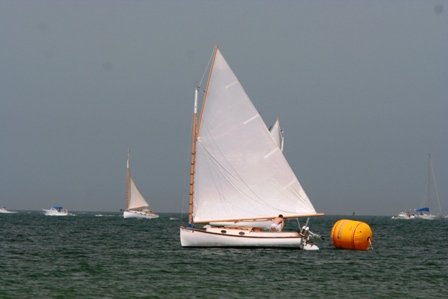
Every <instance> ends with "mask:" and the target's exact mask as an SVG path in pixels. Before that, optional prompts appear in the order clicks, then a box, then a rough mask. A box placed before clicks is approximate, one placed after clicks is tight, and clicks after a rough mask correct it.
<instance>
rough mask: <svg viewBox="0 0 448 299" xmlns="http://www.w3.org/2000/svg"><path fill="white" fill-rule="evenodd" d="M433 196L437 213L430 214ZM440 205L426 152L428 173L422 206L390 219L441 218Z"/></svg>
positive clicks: (432, 170)
mask: <svg viewBox="0 0 448 299" xmlns="http://www.w3.org/2000/svg"><path fill="white" fill-rule="evenodd" d="M432 194H433V195H434V196H435V198H436V201H437V205H438V210H439V213H438V214H431V212H430V207H431V206H434V200H433V196H432ZM441 217H443V215H442V207H441V205H440V199H439V193H438V190H437V182H436V178H435V175H434V169H433V167H432V161H431V154H428V174H427V181H426V196H425V200H424V207H422V208H418V209H415V210H413V211H403V212H400V213H399V214H398V215H397V216H393V217H392V219H405V220H410V219H424V220H434V219H436V218H441Z"/></svg>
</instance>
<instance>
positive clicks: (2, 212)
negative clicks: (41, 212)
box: [0, 208, 17, 214]
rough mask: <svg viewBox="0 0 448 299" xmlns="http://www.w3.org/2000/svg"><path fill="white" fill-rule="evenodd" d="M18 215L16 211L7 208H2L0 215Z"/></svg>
mask: <svg viewBox="0 0 448 299" xmlns="http://www.w3.org/2000/svg"><path fill="white" fill-rule="evenodd" d="M15 213H17V212H16V211H8V210H7V209H5V208H0V214H15Z"/></svg>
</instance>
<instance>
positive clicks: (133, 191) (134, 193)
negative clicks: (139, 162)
mask: <svg viewBox="0 0 448 299" xmlns="http://www.w3.org/2000/svg"><path fill="white" fill-rule="evenodd" d="M126 166H127V167H126V176H127V179H126V183H127V188H126V192H127V194H126V196H127V198H126V210H136V209H142V208H147V207H148V206H149V204H148V202H146V200H145V198H144V197H143V195H142V194H141V193H140V191H139V190H138V188H137V186H136V185H135V183H134V180H133V179H132V175H131V168H130V166H129V155H128V161H127V165H126Z"/></svg>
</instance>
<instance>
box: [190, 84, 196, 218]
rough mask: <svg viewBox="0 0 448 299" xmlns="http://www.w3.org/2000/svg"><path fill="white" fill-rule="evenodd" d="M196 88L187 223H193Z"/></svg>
mask: <svg viewBox="0 0 448 299" xmlns="http://www.w3.org/2000/svg"><path fill="white" fill-rule="evenodd" d="M198 88H199V87H198V86H196V88H195V90H194V108H193V125H192V128H191V162H190V193H189V196H188V223H189V224H192V223H193V195H194V170H195V163H196V137H197V128H196V123H197V118H198V117H197V114H198Z"/></svg>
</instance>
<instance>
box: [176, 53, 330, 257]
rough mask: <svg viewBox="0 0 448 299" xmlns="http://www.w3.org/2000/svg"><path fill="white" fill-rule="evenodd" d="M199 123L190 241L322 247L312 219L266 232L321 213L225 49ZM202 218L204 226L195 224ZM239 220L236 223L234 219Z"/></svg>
mask: <svg viewBox="0 0 448 299" xmlns="http://www.w3.org/2000/svg"><path fill="white" fill-rule="evenodd" d="M197 102H198V89H196V91H195V104H194V113H193V128H192V150H191V165H190V199H189V213H188V214H189V225H188V226H186V227H181V228H180V240H181V245H182V246H183V247H291V248H302V249H305V250H318V249H319V248H318V247H317V246H316V245H315V244H313V243H312V242H311V240H310V234H311V232H310V231H309V228H308V226H307V224H308V221H307V224H306V225H304V226H303V227H301V228H300V227H299V230H298V231H290V232H282V231H266V230H263V229H262V228H261V227H264V226H265V225H266V224H268V225H269V224H271V227H272V219H274V218H276V217H278V218H281V217H279V216H280V214H281V215H282V216H283V218H284V219H294V218H298V217H310V216H317V215H322V214H318V213H316V211H315V209H314V207H313V205H312V204H311V202H310V200H309V198H308V196H307V194H306V193H305V191H304V190H303V188H302V186H301V185H300V183H299V181H298V179H297V177H296V176H295V174H294V172H293V171H292V169H291V167H290V166H289V164H288V162H287V160H286V158H285V156H284V155H283V153H282V151H281V143H278V142H276V141H275V140H274V139H275V138H273V136H272V135H271V132H270V131H269V130H268V128H267V127H266V124H265V123H264V121H263V120H262V118H261V116H260V114H259V113H258V111H257V110H256V108H255V107H254V105H253V103H252V102H251V100H250V99H249V97H248V96H247V94H246V93H245V91H244V89H243V87H242V86H241V84H240V82H239V81H238V79H237V77H236V76H235V74H234V73H233V71H232V70H231V69H230V67H229V65H228V64H227V62H226V61H225V59H224V57H223V56H222V54H221V52H220V51H219V49H218V48H215V50H214V53H213V56H212V60H211V64H210V68H209V74H208V82H207V85H206V88H205V91H204V97H203V99H202V108H201V109H200V114H199V115H198V109H197ZM194 224H200V225H204V226H202V227H195V226H194ZM230 224H233V225H230Z"/></svg>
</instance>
